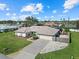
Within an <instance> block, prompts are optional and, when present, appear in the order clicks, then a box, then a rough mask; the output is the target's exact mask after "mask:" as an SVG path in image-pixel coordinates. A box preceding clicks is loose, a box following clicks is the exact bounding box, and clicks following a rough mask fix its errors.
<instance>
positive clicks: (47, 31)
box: [31, 26, 59, 35]
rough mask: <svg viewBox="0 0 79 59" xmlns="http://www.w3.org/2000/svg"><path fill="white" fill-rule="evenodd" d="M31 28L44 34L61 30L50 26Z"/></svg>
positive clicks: (52, 33)
mask: <svg viewBox="0 0 79 59" xmlns="http://www.w3.org/2000/svg"><path fill="white" fill-rule="evenodd" d="M31 30H32V31H35V32H37V33H38V34H43V35H55V34H56V33H57V32H58V31H59V30H58V29H55V28H51V27H48V26H32V27H31Z"/></svg>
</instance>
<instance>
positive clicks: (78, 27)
mask: <svg viewBox="0 0 79 59" xmlns="http://www.w3.org/2000/svg"><path fill="white" fill-rule="evenodd" d="M76 27H77V29H79V20H77V21H76Z"/></svg>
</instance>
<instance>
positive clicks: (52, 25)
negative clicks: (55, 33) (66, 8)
mask: <svg viewBox="0 0 79 59" xmlns="http://www.w3.org/2000/svg"><path fill="white" fill-rule="evenodd" d="M44 26H50V27H55V26H59V24H57V23H55V22H45V24H44Z"/></svg>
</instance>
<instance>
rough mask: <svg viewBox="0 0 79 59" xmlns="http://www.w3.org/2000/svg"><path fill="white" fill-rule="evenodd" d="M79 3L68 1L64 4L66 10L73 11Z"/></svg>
mask: <svg viewBox="0 0 79 59" xmlns="http://www.w3.org/2000/svg"><path fill="white" fill-rule="evenodd" d="M78 3H79V0H66V1H65V3H64V5H63V6H64V9H68V10H69V9H72V8H74V7H75V6H76V5H77V4H78Z"/></svg>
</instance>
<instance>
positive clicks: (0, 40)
mask: <svg viewBox="0 0 79 59" xmlns="http://www.w3.org/2000/svg"><path fill="white" fill-rule="evenodd" d="M30 43H31V42H30V41H27V40H26V38H19V37H16V36H15V34H14V32H4V33H0V53H3V54H10V53H13V52H16V51H19V50H20V49H22V48H23V47H25V46H27V45H28V44H30ZM6 48H8V49H7V50H5V49H6Z"/></svg>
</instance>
